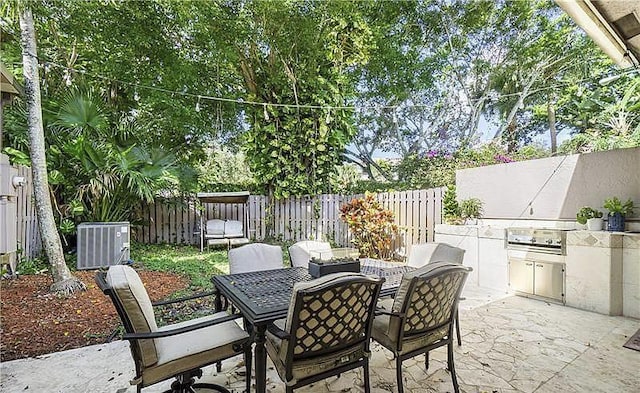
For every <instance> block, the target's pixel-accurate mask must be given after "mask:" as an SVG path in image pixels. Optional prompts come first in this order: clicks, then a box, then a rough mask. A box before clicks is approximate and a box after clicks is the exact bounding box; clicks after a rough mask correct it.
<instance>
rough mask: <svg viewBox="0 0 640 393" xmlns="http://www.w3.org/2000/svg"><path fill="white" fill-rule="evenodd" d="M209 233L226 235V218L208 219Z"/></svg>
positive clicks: (210, 234) (211, 234)
mask: <svg viewBox="0 0 640 393" xmlns="http://www.w3.org/2000/svg"><path fill="white" fill-rule="evenodd" d="M207 235H209V236H216V235H217V236H220V237H222V235H224V220H217V219H214V220H207Z"/></svg>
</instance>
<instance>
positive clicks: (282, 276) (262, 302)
mask: <svg viewBox="0 0 640 393" xmlns="http://www.w3.org/2000/svg"><path fill="white" fill-rule="evenodd" d="M411 270H413V268H412V267H409V266H407V265H405V264H403V263H394V262H386V261H380V260H375V259H369V258H363V259H361V260H360V272H361V273H363V274H367V275H372V276H377V277H380V278H384V279H385V281H384V283H383V284H382V289H381V291H380V296H381V297H385V296H393V295H394V294H395V293H396V291H397V289H398V286H399V285H400V281H401V280H402V275H403V274H404V273H406V272H408V271H411ZM312 279H313V277H311V275H310V274H309V272H308V270H307V269H306V268H303V267H292V268H283V269H275V270H263V271H255V272H248V273H237V274H227V275H219V276H214V277H213V278H212V279H211V281H212V282H213V284H214V285H215V287H216V290H217V291H218V292H219V294H220V295H222V296H224V297H225V298H226V299H227V300H229V301H230V302H231V303H232V304H233V305H234V306H235V307H236V308H237V309H238V310H239V311H240V313H241V314H242V315H243V317H244V319H245V321H246V322H247V323H248V324H249V325H250V328H251V329H252V330H253V335H254V342H255V365H256V366H255V377H256V391H257V392H259V393H263V392H265V391H266V385H267V353H266V350H265V345H264V344H265V339H266V338H265V333H266V331H267V326H268V325H269V324H270V323H272V322H274V321H276V320H278V319H282V318H285V317H286V316H287V311H288V309H289V302H290V301H291V294H292V292H293V285H294V284H295V283H296V282H300V281H310V280H312ZM217 298H218V299H219V298H220V296H218V297H217ZM218 306H219V303H218Z"/></svg>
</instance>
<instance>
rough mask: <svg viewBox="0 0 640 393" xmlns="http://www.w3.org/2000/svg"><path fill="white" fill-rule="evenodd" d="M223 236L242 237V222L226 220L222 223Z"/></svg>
mask: <svg viewBox="0 0 640 393" xmlns="http://www.w3.org/2000/svg"><path fill="white" fill-rule="evenodd" d="M224 236H225V237H244V230H243V229H242V222H240V221H237V220H227V221H225V223H224Z"/></svg>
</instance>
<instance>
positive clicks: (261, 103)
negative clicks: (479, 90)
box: [41, 61, 603, 112]
mask: <svg viewBox="0 0 640 393" xmlns="http://www.w3.org/2000/svg"><path fill="white" fill-rule="evenodd" d="M41 64H42V65H44V66H52V67H56V68H61V69H64V70H65V71H66V72H74V73H78V74H81V75H86V76H89V77H93V78H97V79H102V80H105V81H109V82H116V83H120V84H123V85H128V86H132V87H134V88H136V89H147V90H151V91H157V92H163V93H167V94H171V95H180V96H183V97H189V98H194V99H196V100H198V101H200V100H208V101H214V102H219V103H222V102H224V103H233V104H239V105H251V106H258V107H260V106H262V107H263V108H266V107H274V108H298V109H322V110H351V111H354V112H355V111H366V110H372V111H381V110H396V109H403V108H429V107H432V106H433V105H432V104H407V103H405V104H402V105H384V104H375V105H315V104H299V103H298V104H296V103H272V102H264V101H252V100H245V99H242V98H227V97H218V96H214V95H209V94H203V93H191V92H189V91H180V90H171V89H167V88H164V87H159V86H150V85H146V84H141V83H137V82H130V81H126V80H122V79H118V78H113V77H109V76H105V75H102V74H98V73H94V72H90V71H87V70H84V69H78V68H74V67H69V66H66V65H62V64H58V63H55V62H51V61H42V62H41ZM602 76H603V75H597V76H590V77H586V78H583V79H579V80H577V81H571V82H566V83H558V84H554V85H550V86H545V87H541V88H538V89H534V90H531V92H530V93H529V95H530V94H534V93H538V92H541V91H545V90H550V89H557V88H559V87H563V86H566V85H567V84H568V83H573V84H578V83H583V82H586V81H590V80H594V81H597V80H598V79H600V78H601V77H602ZM521 94H522V93H507V94H499V95H494V96H492V97H491V99H492V100H500V99H502V98H509V97H516V96H520V95H521ZM480 99H481V98H477V99H474V98H471V99H469V101H470V102H471V103H474V102H477V101H479V100H480Z"/></svg>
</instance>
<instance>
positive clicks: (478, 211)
mask: <svg viewBox="0 0 640 393" xmlns="http://www.w3.org/2000/svg"><path fill="white" fill-rule="evenodd" d="M482 205H483V203H482V201H481V200H480V199H478V198H469V199H464V200H462V201H460V217H462V219H464V221H465V224H467V225H476V224H477V223H478V218H480V217H482V213H483V211H482Z"/></svg>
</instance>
